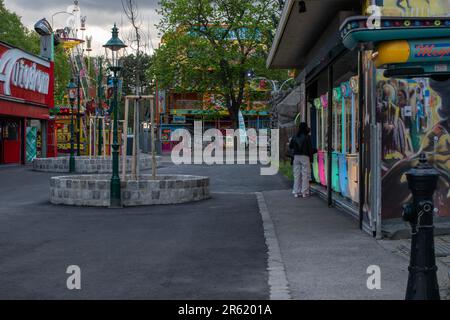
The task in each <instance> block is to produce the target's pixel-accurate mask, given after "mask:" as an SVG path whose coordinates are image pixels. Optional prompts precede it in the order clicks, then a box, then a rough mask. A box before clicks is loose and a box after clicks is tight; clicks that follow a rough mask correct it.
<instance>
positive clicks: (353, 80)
mask: <svg viewBox="0 0 450 320" xmlns="http://www.w3.org/2000/svg"><path fill="white" fill-rule="evenodd" d="M350 87H351V88H352V92H353V93H354V94H358V92H359V82H358V77H357V76H355V77H352V78H351V79H350Z"/></svg>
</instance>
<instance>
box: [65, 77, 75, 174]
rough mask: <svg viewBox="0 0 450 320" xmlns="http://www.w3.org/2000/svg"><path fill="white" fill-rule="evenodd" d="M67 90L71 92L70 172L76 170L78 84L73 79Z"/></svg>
mask: <svg viewBox="0 0 450 320" xmlns="http://www.w3.org/2000/svg"><path fill="white" fill-rule="evenodd" d="M67 91H68V94H69V102H70V158H69V172H75V156H74V150H73V148H74V144H75V141H74V119H73V107H74V104H75V99H76V96H77V85H76V84H75V83H74V82H73V80H71V81H70V82H69V84H68V85H67Z"/></svg>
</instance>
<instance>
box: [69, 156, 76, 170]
mask: <svg viewBox="0 0 450 320" xmlns="http://www.w3.org/2000/svg"><path fill="white" fill-rule="evenodd" d="M69 172H70V173H73V172H75V158H74V156H72V155H71V156H70V158H69Z"/></svg>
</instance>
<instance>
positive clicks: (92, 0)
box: [5, 0, 159, 53]
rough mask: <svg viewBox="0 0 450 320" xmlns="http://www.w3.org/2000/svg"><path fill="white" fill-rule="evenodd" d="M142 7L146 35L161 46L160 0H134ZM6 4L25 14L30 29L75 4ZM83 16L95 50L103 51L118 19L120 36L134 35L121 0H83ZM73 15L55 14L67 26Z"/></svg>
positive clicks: (42, 0) (35, 0)
mask: <svg viewBox="0 0 450 320" xmlns="http://www.w3.org/2000/svg"><path fill="white" fill-rule="evenodd" d="M134 1H135V2H136V3H137V5H138V7H139V13H140V15H141V20H142V29H143V31H144V32H145V36H146V37H147V38H149V36H148V33H149V34H150V37H151V39H152V42H153V46H154V47H155V48H156V47H158V43H159V37H158V31H157V30H156V28H155V24H157V23H158V21H159V17H158V14H157V13H156V11H155V9H156V8H157V6H158V0H134ZM5 5H6V7H7V8H8V9H9V10H10V11H14V12H16V13H17V14H18V15H19V16H21V17H22V22H23V23H24V24H25V25H26V26H27V27H28V28H30V29H32V28H33V26H34V23H35V22H36V21H38V20H40V19H42V18H47V20H48V21H49V22H50V23H52V15H53V14H54V13H56V12H59V11H67V10H68V8H69V6H71V5H73V0H5ZM79 6H80V10H81V15H82V16H87V22H86V26H87V30H86V32H85V36H92V38H93V39H92V46H93V49H94V52H97V53H100V52H103V51H102V50H103V49H101V46H102V45H103V44H105V43H106V41H108V39H109V38H111V28H112V25H113V24H114V22H116V23H117V25H118V27H119V28H120V37H121V38H122V39H123V40H124V41H125V42H126V40H127V39H128V38H130V35H129V34H130V31H131V27H130V25H129V22H128V21H127V19H126V16H125V15H124V13H123V9H122V4H121V0H79ZM70 17H71V16H70V15H65V14H58V15H55V16H54V29H58V28H63V27H65V26H66V21H67V19H69V18H70ZM148 30H149V32H147V31H148Z"/></svg>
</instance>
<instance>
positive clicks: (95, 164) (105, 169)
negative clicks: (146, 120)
mask: <svg viewBox="0 0 450 320" xmlns="http://www.w3.org/2000/svg"><path fill="white" fill-rule="evenodd" d="M131 159H132V158H131V156H128V157H127V165H126V168H127V172H128V171H131ZM160 159H161V157H156V161H157V162H158V161H159V160H160ZM121 162H122V157H119V170H122V164H121ZM151 167H152V157H151V156H150V155H147V154H142V155H141V156H140V161H139V168H140V170H146V169H151ZM33 170H34V171H41V172H56V173H59V172H69V157H68V156H64V157H55V158H36V159H34V160H33ZM75 172H76V173H87V174H89V173H110V172H112V159H111V157H110V156H109V157H88V156H80V157H75Z"/></svg>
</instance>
